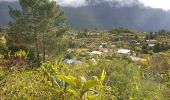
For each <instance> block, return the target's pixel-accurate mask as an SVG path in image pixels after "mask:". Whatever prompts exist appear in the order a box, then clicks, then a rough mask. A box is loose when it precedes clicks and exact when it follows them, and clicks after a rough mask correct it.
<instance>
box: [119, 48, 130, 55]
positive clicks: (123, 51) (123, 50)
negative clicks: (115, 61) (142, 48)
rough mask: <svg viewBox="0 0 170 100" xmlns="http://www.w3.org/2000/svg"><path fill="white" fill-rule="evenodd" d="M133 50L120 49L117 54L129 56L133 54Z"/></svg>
mask: <svg viewBox="0 0 170 100" xmlns="http://www.w3.org/2000/svg"><path fill="white" fill-rule="evenodd" d="M131 52H132V51H131V50H129V49H119V50H118V51H117V53H119V54H128V55H130V54H131Z"/></svg>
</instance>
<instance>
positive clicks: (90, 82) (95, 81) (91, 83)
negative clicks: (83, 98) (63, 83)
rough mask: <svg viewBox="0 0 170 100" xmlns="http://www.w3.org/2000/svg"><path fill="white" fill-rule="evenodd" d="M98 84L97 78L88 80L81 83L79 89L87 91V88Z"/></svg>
mask: <svg viewBox="0 0 170 100" xmlns="http://www.w3.org/2000/svg"><path fill="white" fill-rule="evenodd" d="M99 84H100V82H99V81H97V80H88V81H87V82H86V83H84V84H83V86H82V88H81V89H82V90H83V91H88V90H89V89H91V88H93V87H95V86H97V85H99Z"/></svg>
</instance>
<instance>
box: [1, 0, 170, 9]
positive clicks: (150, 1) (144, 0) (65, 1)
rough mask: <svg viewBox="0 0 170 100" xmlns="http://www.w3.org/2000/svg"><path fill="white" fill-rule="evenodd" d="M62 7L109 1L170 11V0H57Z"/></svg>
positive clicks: (120, 4)
mask: <svg viewBox="0 0 170 100" xmlns="http://www.w3.org/2000/svg"><path fill="white" fill-rule="evenodd" d="M1 1H17V0H0V2H1ZM55 1H56V2H57V3H58V4H59V5H61V6H69V7H81V6H86V5H88V1H93V2H94V1H95V2H97V3H99V2H104V1H108V2H110V3H114V2H117V3H118V4H119V6H133V5H134V4H138V3H139V4H140V3H141V4H143V5H145V6H146V7H151V8H161V9H164V10H170V6H169V5H170V0H55Z"/></svg>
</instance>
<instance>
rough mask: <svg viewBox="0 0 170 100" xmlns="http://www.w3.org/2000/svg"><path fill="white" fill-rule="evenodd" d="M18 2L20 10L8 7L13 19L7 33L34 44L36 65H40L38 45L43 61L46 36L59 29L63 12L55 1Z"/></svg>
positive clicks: (24, 0) (28, 0)
mask: <svg viewBox="0 0 170 100" xmlns="http://www.w3.org/2000/svg"><path fill="white" fill-rule="evenodd" d="M19 3H20V5H21V10H15V9H13V8H11V7H9V9H10V12H9V14H10V16H11V17H12V18H13V19H14V23H11V24H10V30H11V31H10V34H9V35H10V36H15V39H16V38H18V39H23V40H24V43H28V44H30V43H32V44H35V45H34V46H35V47H34V49H36V53H37V54H36V56H37V57H36V58H37V65H38V66H40V62H41V60H40V47H42V50H43V60H44V61H45V54H46V53H45V50H46V49H45V48H46V47H45V45H46V37H48V36H47V35H49V33H54V32H56V31H57V30H59V28H58V26H61V25H62V24H63V22H64V16H63V15H64V13H63V12H62V11H61V10H60V9H59V6H57V5H56V2H54V1H50V0H31V1H30V0H19ZM13 30H14V31H13ZM25 40H28V41H27V42H25ZM19 43H20V42H19ZM41 45H42V46H41Z"/></svg>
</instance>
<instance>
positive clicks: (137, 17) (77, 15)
mask: <svg viewBox="0 0 170 100" xmlns="http://www.w3.org/2000/svg"><path fill="white" fill-rule="evenodd" d="M8 6H12V7H14V8H17V9H19V4H18V2H0V25H1V26H3V25H7V24H8V23H9V21H10V20H11V18H10V17H9V14H8V11H9V10H8ZM62 10H63V11H64V12H65V16H66V19H67V22H68V24H70V26H71V27H74V28H81V29H85V28H90V29H94V28H99V29H105V30H106V29H111V28H113V27H126V28H132V29H136V30H139V31H157V30H159V29H166V30H169V29H170V20H169V18H170V12H169V11H164V10H162V9H153V8H149V7H145V6H144V5H143V4H141V3H140V2H138V0H136V2H134V3H131V4H125V3H124V4H122V3H121V2H108V1H101V0H88V5H86V6H82V7H62Z"/></svg>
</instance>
